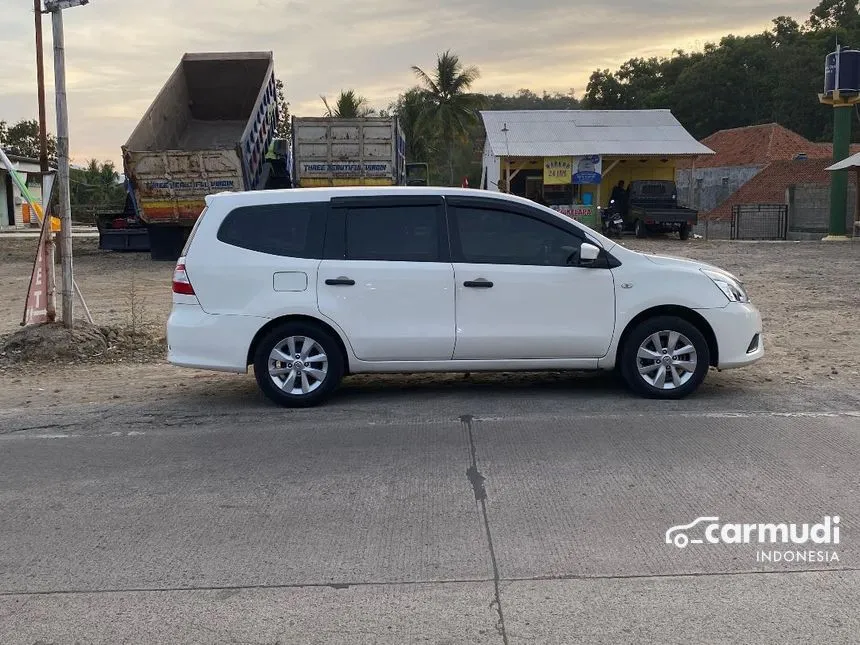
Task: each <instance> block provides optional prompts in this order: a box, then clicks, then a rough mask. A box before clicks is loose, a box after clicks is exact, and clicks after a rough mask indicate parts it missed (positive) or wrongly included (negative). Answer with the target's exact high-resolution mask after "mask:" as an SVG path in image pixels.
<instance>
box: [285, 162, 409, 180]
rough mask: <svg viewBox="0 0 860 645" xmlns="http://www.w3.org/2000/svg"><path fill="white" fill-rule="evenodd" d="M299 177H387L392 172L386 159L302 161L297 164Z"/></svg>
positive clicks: (390, 165)
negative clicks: (331, 161)
mask: <svg viewBox="0 0 860 645" xmlns="http://www.w3.org/2000/svg"><path fill="white" fill-rule="evenodd" d="M299 170H300V176H301V177H328V176H330V175H334V176H342V177H389V176H391V175H392V173H393V172H394V171H393V169H392V164H391V163H390V162H388V161H364V162H351V161H345V162H333V163H329V162H326V161H303V162H301V163H300V164H299Z"/></svg>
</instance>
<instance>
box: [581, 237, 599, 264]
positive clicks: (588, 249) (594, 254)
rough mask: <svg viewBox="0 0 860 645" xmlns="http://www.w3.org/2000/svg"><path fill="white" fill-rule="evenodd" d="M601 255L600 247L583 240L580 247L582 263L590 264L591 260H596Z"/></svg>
mask: <svg viewBox="0 0 860 645" xmlns="http://www.w3.org/2000/svg"><path fill="white" fill-rule="evenodd" d="M599 257H600V249H599V248H598V247H596V246H594V244H589V243H588V242H583V243H582V246H580V247H579V261H580V263H581V264H588V263H590V262H594V261H595V260H597V258H599Z"/></svg>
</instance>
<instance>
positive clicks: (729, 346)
mask: <svg viewBox="0 0 860 645" xmlns="http://www.w3.org/2000/svg"><path fill="white" fill-rule="evenodd" d="M697 311H698V313H700V314H701V315H702V317H704V318H705V320H707V321H708V323H709V324H710V325H711V329H713V330H714V335H715V336H716V338H717V346H718V348H719V356H718V364H717V367H718V368H719V369H722V370H728V369H734V368H737V367H746V366H747V365H752V364H753V363H755V362H756V361H758V360H761V359H762V358H763V357H764V338H763V334H762V322H761V314H760V313H759V311H758V309H756V307H755V306H753V305H751V304H742V303H739V302H732V303H730V304H729V305H728V306H726V307H724V308H722V309H698V310H697Z"/></svg>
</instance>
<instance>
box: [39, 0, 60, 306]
mask: <svg viewBox="0 0 860 645" xmlns="http://www.w3.org/2000/svg"><path fill="white" fill-rule="evenodd" d="M33 12H34V13H35V16H36V82H37V85H38V93H39V166H40V168H41V170H42V217H43V218H45V217H50V214H49V212H48V209H49V205H50V201H51V194H50V192H48V194H47V195H46V194H45V184H46V182H47V173H48V172H49V171H50V169H51V168H50V165H49V163H48V117H47V115H46V110H45V56H44V51H43V50H44V44H43V41H42V0H33ZM43 225H44V226H47V227H48V228H47V231H46V233H45V236H46V239H45V244H46V245H47V248H46V249H45V251H46V253H47V254H48V262H47V266H48V275H46V276H45V281H46V283H47V285H48V288H47V294H46V296H47V301H48V302H47V307H46V310H47V312H48V322H54V321H55V320H56V318H57V308H56V305H57V300H56V297H55V294H54V290H55V289H56V284H57V281H56V278H55V276H54V266H55V264H54V232H53V228H52V227H51V222H50V221H49V222H48V223H47V224H45V223H44V222H43Z"/></svg>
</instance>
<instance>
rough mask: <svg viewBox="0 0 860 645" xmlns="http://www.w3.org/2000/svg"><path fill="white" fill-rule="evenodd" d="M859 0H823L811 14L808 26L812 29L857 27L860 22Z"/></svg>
mask: <svg viewBox="0 0 860 645" xmlns="http://www.w3.org/2000/svg"><path fill="white" fill-rule="evenodd" d="M857 5H858V3H857V0H822V2H821V4H819V5H818V6H817V7H816V8H815V9H813V10H812V12H811V13H810V14H809V22H807V26H808V28H809V29H810V30H812V31H818V30H821V29H835V28H841V29H856V28H857V26H858V23H860V11H858V7H857Z"/></svg>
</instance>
